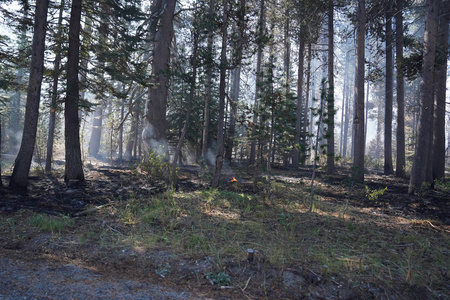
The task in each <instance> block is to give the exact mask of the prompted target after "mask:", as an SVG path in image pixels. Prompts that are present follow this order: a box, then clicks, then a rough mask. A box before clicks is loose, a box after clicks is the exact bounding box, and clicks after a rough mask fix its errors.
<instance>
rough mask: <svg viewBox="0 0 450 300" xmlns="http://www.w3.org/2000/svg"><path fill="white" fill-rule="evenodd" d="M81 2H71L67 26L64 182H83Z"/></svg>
mask: <svg viewBox="0 0 450 300" xmlns="http://www.w3.org/2000/svg"><path fill="white" fill-rule="evenodd" d="M81 3H82V0H72V9H71V13H70V24H69V50H68V55H67V97H66V105H65V114H64V115H65V130H64V132H65V144H66V170H65V175H64V181H65V182H66V183H67V184H71V181H72V180H75V181H77V182H80V181H84V173H83V162H82V161H81V147H80V121H79V118H78V103H79V100H80V95H79V82H78V67H79V63H80V32H81Z"/></svg>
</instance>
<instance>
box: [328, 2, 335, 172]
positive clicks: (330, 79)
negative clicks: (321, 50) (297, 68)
mask: <svg viewBox="0 0 450 300" xmlns="http://www.w3.org/2000/svg"><path fill="white" fill-rule="evenodd" d="M333 20H334V5H333V0H329V1H328V97H327V125H328V129H327V135H328V138H327V173H328V174H333V173H334V171H335V168H334V114H335V110H334V22H333Z"/></svg>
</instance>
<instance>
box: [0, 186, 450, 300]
mask: <svg viewBox="0 0 450 300" xmlns="http://www.w3.org/2000/svg"><path fill="white" fill-rule="evenodd" d="M307 186H308V185H302V184H295V183H287V182H271V184H270V189H269V190H268V191H267V190H266V193H265V194H262V193H249V192H242V190H243V189H241V187H240V186H239V183H238V184H236V185H230V186H229V187H228V188H227V189H226V190H217V189H203V190H197V191H191V192H176V191H173V190H170V189H169V190H167V191H166V192H164V193H162V194H157V195H154V196H151V197H138V196H133V197H130V199H128V200H127V201H122V202H112V203H111V204H110V205H105V206H103V207H101V208H99V209H96V210H94V211H92V212H90V213H89V214H88V215H87V216H86V217H84V218H86V219H91V220H92V219H95V220H97V221H96V222H91V223H89V225H86V224H87V223H85V224H84V225H83V222H81V221H82V220H83V219H82V218H81V217H80V218H79V219H80V221H77V222H76V223H74V222H73V221H71V222H70V221H67V220H68V219H69V218H67V217H58V218H54V217H47V216H43V215H40V214H37V215H36V214H33V215H30V216H27V217H26V218H28V222H22V223H20V224H18V223H17V222H16V221H13V218H11V217H9V218H5V217H3V216H0V223H1V225H2V227H3V228H7V229H5V230H7V231H9V232H14V235H15V236H20V232H23V231H25V230H27V226H28V225H31V226H32V228H33V230H37V231H50V232H53V233H58V234H61V233H64V230H65V229H67V228H71V230H72V231H73V234H75V236H77V239H78V240H77V242H78V243H81V244H90V245H92V244H96V245H99V247H100V248H101V249H102V251H104V252H108V251H112V250H113V249H117V248H119V249H124V248H127V249H139V251H141V252H142V251H148V252H151V251H152V249H162V248H163V249H168V250H169V251H170V252H171V253H175V254H177V255H179V256H183V257H187V258H190V259H192V260H199V259H202V258H204V257H208V258H211V259H212V260H213V261H214V268H213V269H209V270H207V271H205V272H204V274H203V276H204V279H205V280H209V281H210V282H211V283H213V284H216V285H223V286H232V287H239V288H240V290H242V292H244V290H246V289H247V287H248V286H249V282H250V279H248V281H247V277H245V278H244V277H243V275H240V273H239V272H236V271H233V270H234V269H233V266H232V265H233V264H234V265H236V264H237V265H239V266H241V267H242V268H244V267H243V266H245V264H246V263H247V258H248V251H249V250H248V249H252V251H256V252H255V253H257V258H258V260H257V264H258V270H257V271H255V272H256V273H257V272H267V274H269V273H268V271H267V270H268V269H272V270H276V272H275V273H276V274H278V275H276V276H275V277H277V276H278V277H277V278H278V279H279V280H281V285H283V282H282V280H283V278H284V277H283V272H287V271H286V270H303V271H305V270H308V271H310V273H312V274H314V275H317V277H318V278H321V280H322V281H328V282H331V283H332V285H336V286H337V287H339V286H342V285H347V286H350V287H351V289H353V290H354V291H356V293H357V294H358V295H359V296H360V297H363V298H364V297H367V296H370V297H375V298H391V297H395V298H399V299H406V298H409V297H410V295H411V294H408V291H412V292H411V293H413V294H414V295H416V296H417V295H419V297H420V295H427V297H428V296H429V297H432V298H445V297H446V296H449V294H448V291H449V273H448V270H447V268H448V266H450V251H449V249H450V247H449V246H450V238H449V234H448V232H447V231H445V230H442V229H439V228H437V227H436V226H435V225H436V224H437V223H436V221H435V220H416V219H410V218H407V217H402V216H398V215H395V214H383V213H380V211H377V210H375V209H368V208H361V207H356V206H353V205H350V206H349V207H347V206H346V201H335V202H330V201H325V199H323V198H321V197H319V196H316V199H315V204H314V209H313V212H312V213H308V209H309V201H310V198H309V194H308V193H307ZM317 188H318V189H320V188H321V187H320V184H319V185H318V187H317ZM389 192H390V189H383V193H384V194H383V193H381V192H379V193H377V197H381V196H383V197H388V196H389ZM364 194H365V193H364V191H359V192H356V193H355V194H354V195H358V197H360V196H361V195H364ZM371 195H373V192H372V193H371ZM345 197H346V198H352V197H353V194H351V193H349V194H347V195H345ZM351 200H352V201H358V199H351ZM350 203H352V202H350ZM22 216H23V215H22ZM23 217H25V216H23ZM53 222H56V223H55V224H54V223H53ZM431 222H434V224H432V223H431ZM428 223H429V224H431V225H432V226H429V225H428ZM52 224H54V225H52ZM57 224H60V225H57ZM233 262H234V263H233ZM175 267H176V266H174V265H171V264H169V263H164V264H160V265H158V266H156V267H155V272H156V274H158V275H160V276H162V277H165V276H170V273H171V272H173V268H175ZM256 273H254V274H256ZM252 276H253V275H252ZM264 276H265V275H264ZM250 277H251V276H250ZM264 278H266V277H264ZM275 281H276V280H275V279H273V282H272V284H275ZM264 284H265V283H264ZM296 284H297V285H298V286H297V288H299V287H301V285H302V284H304V283H302V282H301V280H299V282H297V283H296ZM284 285H285V286H286V282H284ZM260 287H261V286H259V287H258V286H254V290H257V289H258V288H260ZM248 290H251V289H250V288H248ZM264 290H265V287H264ZM405 291H407V292H406V293H405ZM266 295H267V294H266ZM302 295H304V294H302ZM405 295H406V296H405ZM408 295H409V296H408Z"/></svg>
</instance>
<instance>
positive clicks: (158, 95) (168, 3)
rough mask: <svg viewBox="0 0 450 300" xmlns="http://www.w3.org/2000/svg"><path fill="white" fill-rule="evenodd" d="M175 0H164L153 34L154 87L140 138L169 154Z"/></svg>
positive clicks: (153, 147)
mask: <svg viewBox="0 0 450 300" xmlns="http://www.w3.org/2000/svg"><path fill="white" fill-rule="evenodd" d="M175 5H176V0H163V5H162V9H163V12H162V14H161V20H160V24H159V27H158V30H157V32H156V34H155V43H154V45H155V46H154V54H153V60H152V68H153V70H152V71H153V79H152V83H153V85H154V87H153V88H151V89H150V93H149V99H148V101H147V109H146V111H147V114H146V116H145V128H144V131H143V132H142V138H143V140H144V141H145V144H146V145H147V146H148V147H149V149H150V150H155V151H158V152H160V153H163V154H165V155H166V157H167V158H168V150H169V149H168V144H167V120H166V107H167V97H168V92H169V91H168V84H169V72H170V67H169V62H170V44H171V42H172V37H173V17H174V11H175Z"/></svg>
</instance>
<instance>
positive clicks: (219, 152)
mask: <svg viewBox="0 0 450 300" xmlns="http://www.w3.org/2000/svg"><path fill="white" fill-rule="evenodd" d="M227 41H228V0H223V15H222V50H221V53H220V82H219V115H218V124H217V149H216V165H215V168H214V175H213V178H212V183H211V186H212V187H213V188H217V187H218V186H219V181H220V176H221V173H222V166H223V146H224V139H223V135H224V134H223V131H224V128H223V127H224V110H225V80H226V71H227V69H226V67H227Z"/></svg>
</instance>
